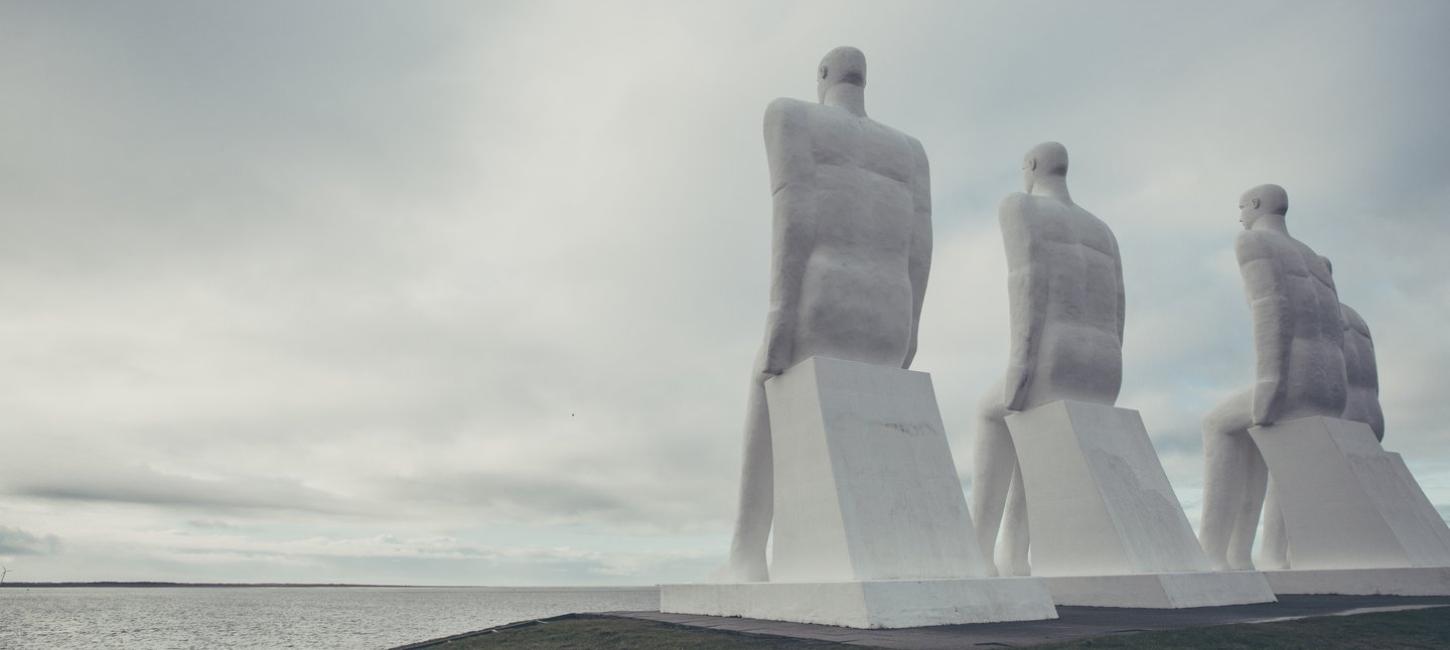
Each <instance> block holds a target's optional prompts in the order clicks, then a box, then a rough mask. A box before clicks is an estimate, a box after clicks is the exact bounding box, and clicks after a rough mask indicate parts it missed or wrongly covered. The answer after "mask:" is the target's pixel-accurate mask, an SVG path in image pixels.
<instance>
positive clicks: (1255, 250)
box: [1234, 230, 1292, 264]
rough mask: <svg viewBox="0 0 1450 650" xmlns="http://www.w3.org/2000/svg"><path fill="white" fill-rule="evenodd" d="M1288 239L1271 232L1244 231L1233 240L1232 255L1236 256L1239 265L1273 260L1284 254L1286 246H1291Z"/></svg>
mask: <svg viewBox="0 0 1450 650" xmlns="http://www.w3.org/2000/svg"><path fill="white" fill-rule="evenodd" d="M1288 239H1289V238H1288V237H1285V236H1284V235H1281V234H1279V233H1276V232H1274V231H1272V230H1245V231H1243V232H1241V233H1239V236H1238V239H1236V240H1234V253H1236V254H1237V255H1238V258H1239V264H1247V263H1249V262H1252V261H1255V260H1273V259H1275V258H1276V257H1278V256H1280V255H1282V254H1284V253H1285V252H1286V247H1287V246H1290V245H1292V242H1290V241H1288Z"/></svg>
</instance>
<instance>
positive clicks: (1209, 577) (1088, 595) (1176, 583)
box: [1043, 571, 1274, 609]
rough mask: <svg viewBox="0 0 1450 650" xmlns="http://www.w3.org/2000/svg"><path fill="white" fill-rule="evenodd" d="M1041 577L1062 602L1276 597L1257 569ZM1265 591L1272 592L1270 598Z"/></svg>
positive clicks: (1175, 604) (1160, 603) (1243, 601)
mask: <svg viewBox="0 0 1450 650" xmlns="http://www.w3.org/2000/svg"><path fill="white" fill-rule="evenodd" d="M1043 579H1044V580H1046V581H1047V588H1048V590H1050V591H1051V592H1052V599H1053V601H1055V602H1056V603H1057V604H1058V605H1085V606H1090V607H1143V608H1149V609H1182V608H1185V607H1218V606H1221V605H1247V604H1250V603H1263V602H1269V601H1272V600H1274V597H1273V592H1272V591H1271V590H1270V588H1269V583H1268V581H1267V580H1266V579H1265V578H1264V575H1263V574H1262V573H1259V572H1258V571H1228V572H1224V573H1205V572H1202V571H1195V572H1190V573H1139V574H1133V575H1114V576H1056V577H1047V578H1043ZM1266 593H1268V594H1269V596H1268V597H1267V598H1266V597H1265V594H1266Z"/></svg>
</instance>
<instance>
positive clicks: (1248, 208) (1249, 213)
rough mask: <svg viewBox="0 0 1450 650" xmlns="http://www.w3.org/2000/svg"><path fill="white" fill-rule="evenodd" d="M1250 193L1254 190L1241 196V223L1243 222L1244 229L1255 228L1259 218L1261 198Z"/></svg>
mask: <svg viewBox="0 0 1450 650" xmlns="http://www.w3.org/2000/svg"><path fill="white" fill-rule="evenodd" d="M1250 194H1252V192H1250V193H1248V194H1244V195H1243V196H1241V197H1239V223H1240V224H1243V227H1244V230H1248V229H1250V228H1253V227H1254V222H1255V221H1257V220H1258V218H1259V212H1258V209H1259V199H1256V198H1254V197H1253V196H1250Z"/></svg>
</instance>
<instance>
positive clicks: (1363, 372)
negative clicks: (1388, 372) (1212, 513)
mask: <svg viewBox="0 0 1450 650" xmlns="http://www.w3.org/2000/svg"><path fill="white" fill-rule="evenodd" d="M1339 309H1340V313H1341V314H1342V315H1343V317H1344V369H1345V376H1346V378H1347V380H1348V392H1347V393H1346V399H1345V402H1344V414H1343V415H1341V416H1340V417H1341V418H1343V419H1345V420H1349V421H1351V422H1363V423H1364V424H1367V425H1369V428H1370V431H1373V432H1374V437H1375V440H1379V441H1383V440H1384V439H1385V416H1384V412H1383V411H1382V410H1381V409H1380V381H1379V367H1378V365H1377V364H1376V363H1375V356H1374V339H1373V338H1371V337H1370V334H1369V325H1368V324H1366V323H1365V322H1364V319H1363V318H1361V317H1360V315H1359V312H1356V311H1354V310H1353V309H1351V308H1350V307H1349V305H1346V304H1342V303H1341V304H1340V305H1339ZM1246 429H1247V428H1246ZM1243 435H1247V430H1245V432H1244V433H1243ZM1263 519H1264V541H1263V543H1262V544H1261V545H1260V547H1259V548H1260V550H1259V558H1258V560H1257V561H1256V562H1255V563H1254V564H1255V567H1256V568H1258V569H1287V568H1289V539H1288V537H1287V536H1286V535H1285V531H1284V513H1283V511H1282V510H1280V509H1279V496H1278V490H1276V489H1275V487H1274V479H1273V478H1272V477H1270V478H1269V489H1268V494H1267V496H1266V497H1265V499H1264V516H1263Z"/></svg>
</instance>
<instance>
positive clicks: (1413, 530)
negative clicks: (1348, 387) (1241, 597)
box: [1249, 416, 1450, 593]
mask: <svg viewBox="0 0 1450 650" xmlns="http://www.w3.org/2000/svg"><path fill="white" fill-rule="evenodd" d="M1249 434H1250V435H1251V436H1252V437H1253V439H1254V442H1255V444H1257V445H1258V448H1259V451H1260V452H1261V453H1262V454H1263V457H1264V462H1265V463H1266V464H1267V465H1268V467H1269V474H1270V475H1271V476H1273V477H1274V484H1275V486H1276V487H1277V489H1278V493H1279V505H1280V508H1281V509H1282V511H1283V513H1284V530H1285V535H1286V537H1287V538H1288V541H1289V549H1290V550H1289V554H1290V558H1289V559H1290V562H1291V563H1292V565H1293V568H1294V569H1295V570H1317V569H1375V568H1403V567H1445V566H1450V529H1447V528H1446V526H1445V521H1444V519H1442V518H1441V517H1440V514H1439V513H1438V512H1436V511H1435V508H1434V506H1433V505H1431V504H1430V500H1429V499H1428V498H1427V497H1426V496H1425V493H1424V491H1423V490H1421V489H1420V485H1419V483H1418V482H1416V481H1415V477H1414V476H1412V475H1411V474H1410V472H1409V470H1408V469H1407V468H1406V467H1405V463H1404V461H1403V460H1402V459H1401V458H1400V457H1399V455H1398V454H1391V453H1386V452H1385V451H1384V450H1383V449H1382V448H1381V447H1380V444H1379V442H1378V441H1376V440H1375V437H1374V433H1373V432H1372V431H1371V430H1370V428H1369V426H1367V425H1365V424H1362V423H1359V422H1351V421H1348V420H1341V419H1338V418H1327V417H1317V416H1316V417H1306V418H1298V419H1294V420H1288V421H1285V422H1279V423H1276V424H1274V425H1271V426H1265V427H1253V428H1251V429H1249ZM1293 573H1297V571H1294V572H1293ZM1316 573H1317V572H1316ZM1306 575H1307V574H1306ZM1384 575H1389V574H1384ZM1395 575H1400V574H1398V573H1397V574H1395ZM1376 593H1378V592H1376ZM1385 593H1388V592H1385Z"/></svg>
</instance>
